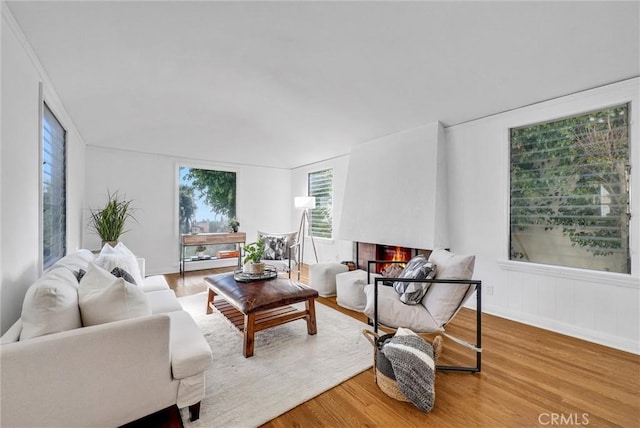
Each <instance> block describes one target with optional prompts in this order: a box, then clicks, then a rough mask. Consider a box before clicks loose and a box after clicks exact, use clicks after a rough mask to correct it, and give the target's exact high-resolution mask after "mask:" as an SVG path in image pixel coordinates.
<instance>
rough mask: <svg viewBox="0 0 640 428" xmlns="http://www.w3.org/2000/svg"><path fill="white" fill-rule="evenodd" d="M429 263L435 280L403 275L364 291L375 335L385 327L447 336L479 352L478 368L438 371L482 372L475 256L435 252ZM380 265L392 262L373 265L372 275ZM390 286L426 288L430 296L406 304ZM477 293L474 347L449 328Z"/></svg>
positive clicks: (375, 282)
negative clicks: (374, 268)
mask: <svg viewBox="0 0 640 428" xmlns="http://www.w3.org/2000/svg"><path fill="white" fill-rule="evenodd" d="M418 257H421V256H418ZM413 260H415V258H414V259H413ZM413 260H412V261H413ZM428 261H429V262H431V263H433V264H434V265H435V270H436V273H435V277H434V278H429V277H427V278H424V277H421V278H410V277H403V276H406V275H400V277H399V278H384V277H376V278H374V280H373V283H369V284H368V285H367V286H365V289H364V291H365V295H366V307H365V309H364V313H365V314H366V315H367V317H368V318H369V319H370V320H372V322H373V326H374V331H375V332H377V331H378V327H379V325H384V326H387V327H390V328H394V329H397V328H398V327H406V328H409V329H411V330H413V331H415V332H418V333H441V334H443V335H444V336H446V337H448V338H449V339H451V340H453V341H454V342H456V343H458V344H460V345H462V346H465V347H467V348H469V349H471V350H473V351H475V353H476V363H475V366H470V367H461V366H438V367H437V368H438V369H439V370H447V371H466V372H479V371H480V369H481V352H482V347H481V343H482V318H481V313H482V304H481V303H482V302H481V295H482V293H481V287H482V282H481V281H478V280H472V279H471V278H472V276H473V267H474V263H475V256H460V255H455V254H453V253H450V252H449V251H446V250H434V251H433V252H432V254H431V256H430V257H429V260H428ZM377 263H389V261H384V262H382V261H378V260H374V261H370V262H369V266H368V271H369V272H370V268H371V266H372V265H375V264H377ZM400 263H402V262H400ZM404 263H406V262H404ZM367 282H370V281H367ZM388 282H392V284H398V283H399V282H401V283H405V284H419V285H420V286H421V287H423V292H424V291H426V292H425V293H424V294H423V296H424V297H422V298H421V300H420V301H419V302H416V303H414V304H405V303H403V302H402V301H401V298H400V294H399V293H398V292H397V291H396V290H395V289H394V287H393V286H388V285H385V283H388ZM474 293H475V294H476V343H475V344H472V343H468V342H466V341H464V340H462V339H459V338H456V337H453V336H451V335H450V334H448V333H447V332H446V331H445V327H446V326H447V324H449V322H450V321H451V320H452V319H453V318H454V317H455V316H456V314H457V313H458V312H459V311H460V309H461V308H462V306H463V305H464V304H465V302H466V301H467V300H468V299H469V298H470V297H471V296H472V295H473V294H474Z"/></svg>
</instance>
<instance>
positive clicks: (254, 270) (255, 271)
mask: <svg viewBox="0 0 640 428" xmlns="http://www.w3.org/2000/svg"><path fill="white" fill-rule="evenodd" d="M242 271H243V272H244V273H249V274H252V275H262V274H263V273H264V263H254V262H247V263H245V264H244V266H242Z"/></svg>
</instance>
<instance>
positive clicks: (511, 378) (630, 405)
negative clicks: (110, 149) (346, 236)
mask: <svg viewBox="0 0 640 428" xmlns="http://www.w3.org/2000/svg"><path fill="white" fill-rule="evenodd" d="M218 272H220V270H210V271H197V272H188V273H187V274H186V276H185V279H184V280H182V279H181V278H180V276H179V275H178V274H171V275H165V277H166V278H167V281H168V282H169V284H170V286H171V287H172V288H173V289H174V290H175V291H176V294H177V295H178V296H183V295H188V294H194V293H198V292H201V291H205V290H206V286H205V285H204V283H203V281H202V278H203V277H204V276H205V275H211V274H213V273H218ZM305 280H306V271H305V270H303V275H302V281H303V282H305ZM317 302H319V303H321V304H325V305H327V306H330V307H332V308H334V309H336V310H339V311H341V312H343V313H345V314H348V315H350V316H352V317H354V318H356V319H359V320H361V321H365V317H364V315H362V314H359V313H356V312H353V311H349V310H347V309H344V308H342V307H340V306H338V305H337V304H336V302H335V298H319V299H318V300H317ZM474 317H475V311H471V310H466V309H465V310H462V311H461V312H460V313H459V314H458V316H457V317H456V318H455V320H454V321H453V322H452V323H451V324H450V325H449V326H448V328H447V331H448V332H449V333H450V334H452V335H454V336H458V337H463V338H468V339H472V338H473V329H474V325H475V322H474ZM482 317H483V318H482V322H483V337H482V341H483V356H482V372H481V373H479V374H469V373H447V372H438V373H437V376H436V403H435V407H434V410H433V411H432V412H431V413H428V414H425V413H423V412H421V411H420V410H418V409H417V408H415V407H414V406H413V405H411V404H410V403H404V402H399V401H396V400H393V399H391V398H389V397H388V396H386V395H385V394H384V393H383V392H381V391H380V390H379V389H378V387H377V386H376V384H375V383H374V381H373V374H372V371H371V370H367V371H365V372H363V373H361V374H359V375H357V376H355V377H353V378H351V379H350V380H348V381H346V382H344V383H342V384H341V385H338V386H337V387H335V388H333V389H331V390H329V391H327V392H325V393H323V394H321V395H319V396H317V397H315V398H313V399H312V400H309V401H307V402H306V403H303V404H301V405H300V406H298V407H296V408H295V409H293V410H291V411H289V412H287V413H285V414H283V415H281V416H279V417H277V418H276V419H273V420H272V421H270V422H268V423H267V424H265V425H263V426H264V427H268V428H280V427H361V426H365V427H397V426H403V427H418V426H420V427H424V426H434V427H472V426H475V427H520V426H527V427H532V426H540V427H549V426H586V425H589V426H593V427H609V426H612V427H613V426H618V427H638V426H640V356H638V355H635V354H631V353H627V352H623V351H618V350H615V349H612V348H607V347H604V346H600V345H596V344H593V343H590V342H585V341H582V340H579V339H575V338H571V337H568V336H564V335H560V334H557V333H553V332H549V331H546V330H542V329H539V328H535V327H531V326H528V325H525V324H520V323H517V322H513V321H509V320H506V319H503V318H499V317H495V316H491V315H487V314H483V316H482ZM470 332H471V333H470ZM318 333H319V334H321V332H318ZM258 334H259V333H258ZM472 357H473V354H472V353H471V352H470V351H468V350H466V349H464V348H462V347H460V346H459V345H457V344H455V343H453V342H451V340H449V339H446V338H445V340H444V349H443V352H442V357H441V360H440V363H442V364H468V363H469V362H470V361H471V359H472Z"/></svg>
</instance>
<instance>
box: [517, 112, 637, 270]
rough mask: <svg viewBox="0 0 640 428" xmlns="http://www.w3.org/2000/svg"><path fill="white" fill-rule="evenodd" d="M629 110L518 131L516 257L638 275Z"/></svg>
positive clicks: (563, 120) (540, 125) (558, 121)
mask: <svg viewBox="0 0 640 428" xmlns="http://www.w3.org/2000/svg"><path fill="white" fill-rule="evenodd" d="M628 110H629V106H628V105H626V104H625V105H619V106H615V107H611V108H607V109H603V110H599V111H595V112H591V113H588V114H582V115H579V116H574V117H568V118H564V119H560V120H556V121H553V122H547V123H541V124H536V125H532V126H526V127H521V128H514V129H511V130H510V147H511V155H510V156H511V204H510V205H511V213H510V223H511V224H510V227H511V230H510V258H511V260H520V261H527V262H535V263H545V264H551V265H560V266H568V267H576V268H584V269H593V270H601V271H610V272H618V273H630V272H631V266H630V264H631V263H630V257H629V213H630V210H629V126H628Z"/></svg>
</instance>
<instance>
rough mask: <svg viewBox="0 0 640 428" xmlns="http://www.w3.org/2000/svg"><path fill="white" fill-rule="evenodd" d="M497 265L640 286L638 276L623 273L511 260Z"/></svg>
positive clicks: (518, 269) (615, 284) (580, 279)
mask: <svg viewBox="0 0 640 428" xmlns="http://www.w3.org/2000/svg"><path fill="white" fill-rule="evenodd" d="M498 266H499V267H500V269H502V270H508V271H514V272H522V273H529V274H533V275H544V276H551V277H554V278H567V279H575V280H579V281H586V282H592V283H595V284H602V283H606V284H609V285H613V286H617V287H627V288H633V289H638V288H640V280H639V279H638V278H635V277H633V276H631V275H627V274H623V273H614V272H600V271H595V270H587V269H577V268H569V267H564V266H554V265H545V264H539V263H527V262H516V261H513V260H498Z"/></svg>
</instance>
